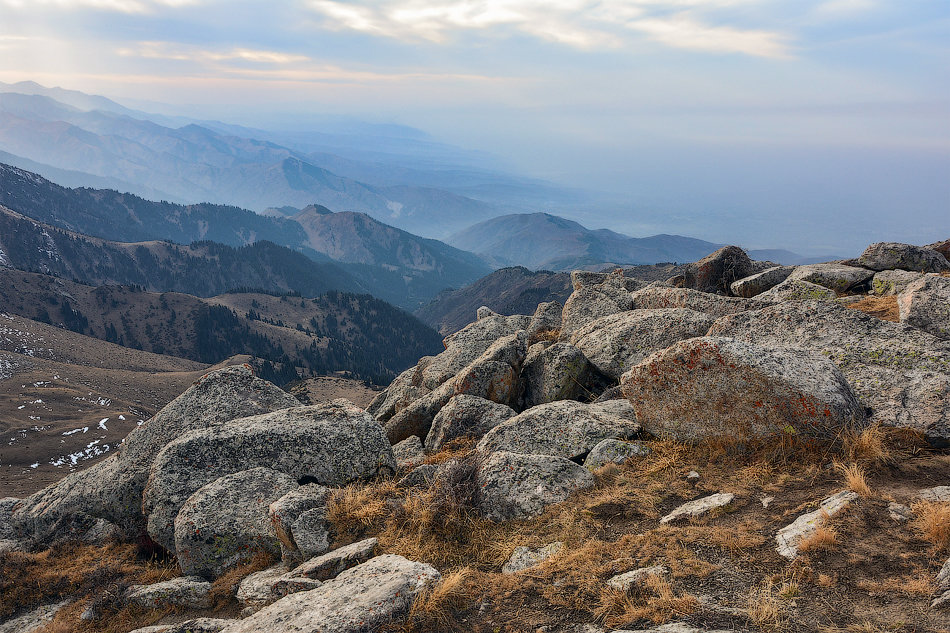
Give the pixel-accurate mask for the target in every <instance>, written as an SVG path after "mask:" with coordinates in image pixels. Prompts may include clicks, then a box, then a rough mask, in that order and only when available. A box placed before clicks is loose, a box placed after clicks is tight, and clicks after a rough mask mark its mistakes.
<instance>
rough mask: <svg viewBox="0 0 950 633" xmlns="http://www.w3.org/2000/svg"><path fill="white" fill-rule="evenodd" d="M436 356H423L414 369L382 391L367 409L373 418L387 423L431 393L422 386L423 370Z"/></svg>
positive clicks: (398, 377) (399, 376) (403, 373)
mask: <svg viewBox="0 0 950 633" xmlns="http://www.w3.org/2000/svg"><path fill="white" fill-rule="evenodd" d="M434 358H435V357H434V356H423V357H422V358H420V359H419V362H418V363H416V365H415V366H414V367H410V368H409V369H407V370H406V371H404V372H402V373H401V374H399V375H398V376H396V379H395V380H393V381H392V382H391V383H389V386H388V387H386V389H384V390H383V391H380V392H379V393H378V394H377V395H376V397H375V398H373V401H372V402H370V403H369V406H367V407H366V412H367V413H369V414H370V415H371V416H373V417H374V418H376V419H377V420H379V421H380V422H385V421H386V420H388V419H389V418H391V417H393V416H394V415H396V414H397V413H399V412H400V411H402V410H403V409H405V408H406V407H408V406H409V405H410V404H412V403H413V402H415V401H416V400H418V399H419V398H421V397H423V396H424V395H426V394H427V393H429V392H430V391H431V389H429V388H427V387H424V386H423V384H422V370H424V369H425V368H426V367H428V366H429V363H431V362H432V361H433V359H434Z"/></svg>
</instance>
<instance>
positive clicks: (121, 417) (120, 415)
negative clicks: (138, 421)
mask: <svg viewBox="0 0 950 633" xmlns="http://www.w3.org/2000/svg"><path fill="white" fill-rule="evenodd" d="M119 419H120V420H122V421H125V416H124V415H122V414H121V413H120V414H119Z"/></svg>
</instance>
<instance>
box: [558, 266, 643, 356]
mask: <svg viewBox="0 0 950 633" xmlns="http://www.w3.org/2000/svg"><path fill="white" fill-rule="evenodd" d="M571 283H572V284H573V286H574V292H573V293H572V294H571V296H570V297H568V299H567V301H566V302H564V310H563V312H562V315H561V340H568V337H570V335H571V334H573V333H574V331H575V330H577V329H579V328H581V327H583V326H584V325H586V324H587V323H590V322H591V321H593V320H595V319H599V318H600V317H603V316H607V315H610V314H616V313H618V312H623V311H625V310H630V309H631V308H632V307H633V306H632V305H631V302H630V292H631V290H636V289H639V288H642V287H643V286H644V285H645V284H644V283H643V282H641V281H637V280H635V279H627V278H625V277H624V276H623V274H622V273H620V272H614V273H609V274H597V273H585V272H582V271H574V272H573V273H571Z"/></svg>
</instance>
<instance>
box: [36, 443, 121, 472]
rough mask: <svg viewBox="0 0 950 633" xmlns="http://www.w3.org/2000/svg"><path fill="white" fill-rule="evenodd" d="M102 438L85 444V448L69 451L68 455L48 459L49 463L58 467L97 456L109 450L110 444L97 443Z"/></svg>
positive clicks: (72, 464)
mask: <svg viewBox="0 0 950 633" xmlns="http://www.w3.org/2000/svg"><path fill="white" fill-rule="evenodd" d="M101 441H102V440H93V441H92V442H89V444H87V445H86V448H84V449H82V450H81V451H77V452H75V453H70V454H69V455H63V456H62V457H57V458H56V459H53V460H50V464H52V465H53V466H56V467H57V468H60V467H62V466H65V465H67V464H69V465H70V466H75V465H76V464H78V463H79V462H80V461H85V460H87V459H92V458H94V457H99V456H100V455H105V454H106V453H108V452H109V449H110V446H109V445H108V444H103V445H101V446H100V445H99V443H100V442H101Z"/></svg>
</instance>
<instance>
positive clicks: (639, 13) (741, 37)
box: [307, 0, 861, 57]
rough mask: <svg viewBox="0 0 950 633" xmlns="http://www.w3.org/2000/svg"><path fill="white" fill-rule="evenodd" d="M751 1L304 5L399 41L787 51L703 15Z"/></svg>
mask: <svg viewBox="0 0 950 633" xmlns="http://www.w3.org/2000/svg"><path fill="white" fill-rule="evenodd" d="M836 1H838V2H841V1H844V0H836ZM849 1H851V2H860V1H861V0H849ZM753 4H755V0H441V1H440V2H439V1H436V2H432V1H429V0H425V1H424V0H362V1H357V2H342V1H339V0H309V2H308V3H307V6H308V7H309V8H310V9H311V10H312V11H313V12H314V13H316V14H317V15H319V16H321V17H322V18H323V26H325V27H326V28H329V29H334V30H353V31H359V32H362V33H366V34H369V35H374V36H380V37H388V38H394V39H399V40H404V41H419V40H423V41H429V42H434V43H443V42H447V41H448V40H449V39H450V38H451V36H452V35H453V34H455V33H459V32H466V31H467V32H484V31H486V30H488V29H492V34H493V36H496V37H497V35H498V33H506V31H505V29H507V33H509V34H510V33H522V34H527V35H530V36H532V37H537V38H540V39H544V40H547V41H552V42H558V43H561V44H564V45H567V46H570V47H574V48H580V49H594V48H616V47H621V46H623V45H624V44H625V43H627V42H628V40H630V39H631V38H632V37H634V36H633V33H637V32H639V33H641V34H643V35H645V36H647V37H648V38H649V39H651V40H653V41H655V42H659V43H661V44H664V45H666V46H670V47H674V48H683V49H688V50H702V51H710V52H720V53H742V54H746V55H754V56H762V57H787V56H788V55H789V53H788V47H787V41H788V39H789V38H788V37H787V36H784V35H782V34H780V33H777V32H774V31H769V30H762V29H745V28H740V27H738V26H732V25H715V24H713V23H711V22H709V21H708V19H709V17H710V16H709V15H707V14H709V13H711V12H715V11H717V10H721V9H727V8H730V7H734V6H737V5H753ZM623 27H626V29H624V28H623Z"/></svg>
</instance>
